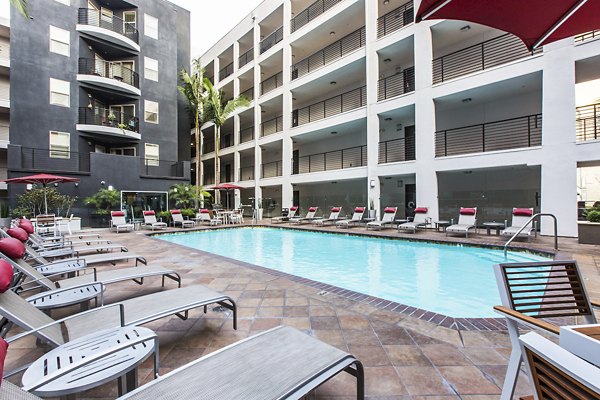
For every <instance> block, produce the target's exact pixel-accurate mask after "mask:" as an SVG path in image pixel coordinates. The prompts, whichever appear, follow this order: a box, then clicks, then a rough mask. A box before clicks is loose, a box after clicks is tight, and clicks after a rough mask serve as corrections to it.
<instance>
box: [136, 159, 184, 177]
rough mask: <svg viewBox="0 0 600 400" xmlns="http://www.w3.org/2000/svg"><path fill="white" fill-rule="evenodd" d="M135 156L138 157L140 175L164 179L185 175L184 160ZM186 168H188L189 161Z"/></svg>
mask: <svg viewBox="0 0 600 400" xmlns="http://www.w3.org/2000/svg"><path fill="white" fill-rule="evenodd" d="M136 158H139V162H140V176H141V177H147V178H166V179H173V178H184V177H185V170H186V163H184V162H181V161H169V160H156V159H147V158H141V157H136ZM187 169H188V170H189V163H188V164H187ZM188 177H189V175H188Z"/></svg>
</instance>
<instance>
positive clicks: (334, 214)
mask: <svg viewBox="0 0 600 400" xmlns="http://www.w3.org/2000/svg"><path fill="white" fill-rule="evenodd" d="M341 212H342V207H331V213H330V214H329V217H327V218H318V219H315V220H314V221H313V225H321V226H323V225H327V224H328V223H331V224H335V223H336V222H337V221H339V220H340V213H341Z"/></svg>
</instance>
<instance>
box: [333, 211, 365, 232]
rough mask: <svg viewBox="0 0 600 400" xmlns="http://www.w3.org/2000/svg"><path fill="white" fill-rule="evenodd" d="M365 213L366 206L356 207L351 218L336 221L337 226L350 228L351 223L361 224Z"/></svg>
mask: <svg viewBox="0 0 600 400" xmlns="http://www.w3.org/2000/svg"><path fill="white" fill-rule="evenodd" d="M364 215H365V208H364V207H355V208H354V213H353V214H352V218H351V219H342V220H340V221H338V222H336V223H335V226H336V227H338V228H346V229H348V228H350V225H355V224H360V223H361V222H362V219H363V216H364Z"/></svg>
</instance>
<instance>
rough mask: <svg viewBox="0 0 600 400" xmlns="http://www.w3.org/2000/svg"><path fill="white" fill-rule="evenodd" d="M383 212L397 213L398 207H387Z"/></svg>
mask: <svg viewBox="0 0 600 400" xmlns="http://www.w3.org/2000/svg"><path fill="white" fill-rule="evenodd" d="M383 212H384V213H386V214H390V213H394V214H395V213H396V209H395V208H394V207H386V208H385V209H384V210H383Z"/></svg>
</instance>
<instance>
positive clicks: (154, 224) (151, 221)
mask: <svg viewBox="0 0 600 400" xmlns="http://www.w3.org/2000/svg"><path fill="white" fill-rule="evenodd" d="M143 214H144V224H143V225H142V226H143V227H145V228H150V229H152V230H155V229H167V224H166V223H165V222H162V221H157V220H156V213H155V212H154V211H152V210H149V211H144V212H143Z"/></svg>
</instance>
